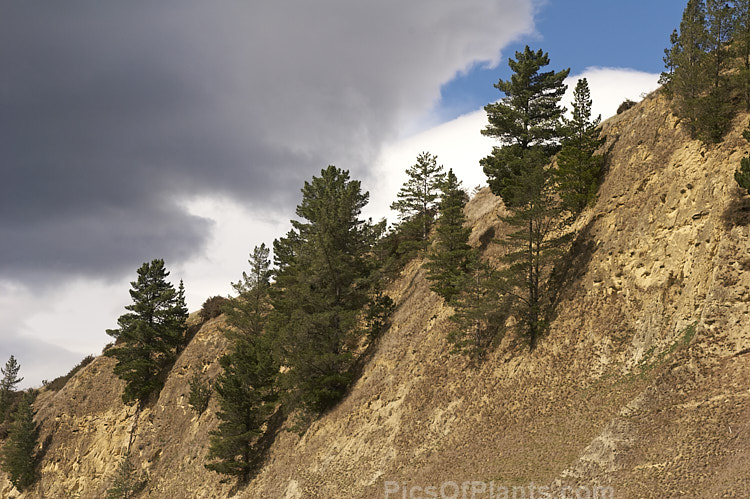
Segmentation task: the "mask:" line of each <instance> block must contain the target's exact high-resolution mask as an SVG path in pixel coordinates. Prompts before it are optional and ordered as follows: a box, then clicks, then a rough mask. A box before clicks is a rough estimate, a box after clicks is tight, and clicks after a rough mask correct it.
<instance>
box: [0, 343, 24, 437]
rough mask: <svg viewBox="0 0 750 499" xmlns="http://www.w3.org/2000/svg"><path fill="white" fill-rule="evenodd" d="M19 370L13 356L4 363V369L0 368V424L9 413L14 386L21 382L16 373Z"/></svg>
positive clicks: (19, 366) (21, 379)
mask: <svg viewBox="0 0 750 499" xmlns="http://www.w3.org/2000/svg"><path fill="white" fill-rule="evenodd" d="M20 370H21V365H20V364H19V363H18V361H17V360H16V358H15V357H14V356H13V355H11V356H10V358H9V359H8V361H7V362H6V363H5V367H0V373H2V375H3V379H2V380H0V423H2V422H3V421H5V418H6V417H7V416H8V415H9V413H10V407H11V401H12V399H13V392H15V390H16V385H17V384H18V383H20V382H21V381H23V378H19V377H18V371H20Z"/></svg>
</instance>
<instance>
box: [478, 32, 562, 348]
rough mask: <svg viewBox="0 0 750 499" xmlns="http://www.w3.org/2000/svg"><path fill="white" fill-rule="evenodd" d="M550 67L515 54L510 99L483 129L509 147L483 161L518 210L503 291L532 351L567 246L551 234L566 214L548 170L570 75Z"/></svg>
mask: <svg viewBox="0 0 750 499" xmlns="http://www.w3.org/2000/svg"><path fill="white" fill-rule="evenodd" d="M548 64H549V56H548V55H547V54H546V53H543V52H542V51H541V50H539V51H537V52H534V51H532V50H530V49H529V47H528V46H527V47H526V48H525V50H524V51H523V52H516V60H513V59H510V60H509V65H510V68H511V69H512V70H513V72H514V74H513V75H512V76H511V79H510V80H508V81H503V80H500V81H499V82H498V83H497V84H496V85H495V87H496V88H497V89H498V90H500V91H502V92H504V93H505V94H506V96H505V97H504V98H503V99H502V100H500V101H499V102H497V103H494V104H489V105H487V106H485V110H486V111H487V118H488V121H489V124H488V125H487V127H486V128H485V129H484V130H483V131H482V133H483V134H484V135H488V136H490V137H495V138H497V139H499V140H500V141H501V142H502V143H503V145H504V147H502V148H501V147H494V148H493V152H492V155H491V156H488V157H486V158H484V159H483V160H482V161H481V164H482V165H483V167H484V172H485V174H486V175H487V177H488V183H489V185H490V188H491V189H492V192H494V193H495V194H497V195H499V196H500V197H501V198H502V199H503V202H504V203H505V205H506V207H507V208H508V209H509V210H510V211H511V215H510V216H508V217H504V220H505V221H506V222H507V223H509V224H510V225H511V226H512V227H514V228H515V232H513V233H510V234H508V235H507V236H506V237H505V238H504V239H503V241H502V244H504V245H505V246H506V247H507V248H508V253H507V255H506V257H505V260H506V263H507V264H508V267H507V269H506V270H505V272H504V282H505V284H504V285H503V286H502V289H503V291H504V293H505V295H506V296H507V297H509V298H512V299H513V303H514V304H515V306H516V310H515V311H516V314H517V317H518V318H519V324H520V325H521V326H522V332H523V333H524V334H525V335H526V336H527V338H528V340H529V344H530V346H531V348H534V347H535V345H536V341H537V339H538V337H539V335H540V334H541V333H542V332H543V331H544V329H545V327H546V326H545V325H546V309H547V307H546V306H545V305H546V304H545V296H544V292H543V291H544V288H543V287H544V285H545V282H546V276H547V274H548V273H549V271H550V270H551V268H552V266H553V265H554V262H555V259H556V256H557V255H558V254H559V250H560V248H561V245H562V241H561V240H560V239H558V238H553V237H551V235H552V234H553V233H555V231H556V229H557V228H558V225H559V224H558V220H559V215H560V211H561V210H560V206H559V201H558V196H557V195H556V192H554V189H553V182H552V174H551V169H550V168H549V167H548V165H549V162H550V160H551V158H552V155H553V154H554V153H555V152H557V150H558V149H559V143H560V139H561V135H562V127H561V118H562V113H563V109H562V108H561V107H560V105H559V103H560V100H561V99H562V96H563V94H564V93H565V89H566V86H565V83H564V80H565V78H566V77H567V76H568V73H569V72H570V70H569V69H566V70H563V71H559V72H554V71H548V72H541V69H542V68H543V67H545V66H547V65H548Z"/></svg>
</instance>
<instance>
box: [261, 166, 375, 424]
mask: <svg viewBox="0 0 750 499" xmlns="http://www.w3.org/2000/svg"><path fill="white" fill-rule="evenodd" d="M368 197H369V195H368V193H366V192H365V193H363V192H361V189H360V182H359V181H356V180H350V179H349V172H347V171H345V170H340V169H338V168H336V167H334V166H329V167H328V168H326V169H324V170H322V171H321V176H320V177H313V179H312V181H311V182H305V186H304V188H303V189H302V202H301V204H300V205H299V206H297V215H298V216H299V217H300V219H301V220H293V221H292V225H293V229H292V230H291V231H290V232H289V234H287V236H286V237H284V238H281V239H279V240H276V241H274V258H275V263H276V266H277V271H276V285H275V286H274V288H273V293H272V304H273V312H272V313H271V320H270V323H269V327H270V328H271V329H272V330H273V331H275V332H276V333H278V335H279V337H280V342H281V343H282V344H283V345H284V364H285V365H286V366H288V371H287V372H286V373H285V375H284V377H285V379H286V380H287V383H288V386H289V387H290V389H293V390H292V393H293V394H294V396H295V399H296V402H298V403H299V406H300V407H301V408H302V409H304V411H305V412H306V413H307V414H318V413H321V412H323V411H325V410H327V409H329V408H330V407H332V406H334V405H335V404H336V403H338V402H339V401H340V400H341V398H342V397H343V396H344V394H345V393H346V390H347V389H348V388H349V385H350V383H351V381H352V379H353V376H352V373H351V371H350V368H351V366H352V363H353V359H354V356H353V349H354V346H355V345H356V343H357V342H358V341H359V339H360V337H361V334H362V332H363V331H362V328H361V323H360V320H361V315H362V313H363V309H364V307H365V306H366V304H367V303H368V302H369V301H370V299H371V281H372V275H373V265H372V260H371V258H370V257H369V255H370V254H371V251H372V247H373V245H374V242H375V238H376V237H377V234H378V233H379V231H378V230H375V229H374V228H373V225H372V224H371V223H370V222H365V221H363V220H361V219H360V218H359V216H360V212H361V210H362V208H363V207H364V206H365V205H366V203H367V200H368Z"/></svg>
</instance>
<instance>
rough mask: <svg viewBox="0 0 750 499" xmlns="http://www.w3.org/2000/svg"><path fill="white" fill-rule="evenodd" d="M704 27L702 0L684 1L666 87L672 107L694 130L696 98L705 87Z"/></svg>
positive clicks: (696, 121)
mask: <svg viewBox="0 0 750 499" xmlns="http://www.w3.org/2000/svg"><path fill="white" fill-rule="evenodd" d="M707 45H708V29H707V25H706V8H705V3H704V1H703V0H688V3H687V5H686V6H685V10H684V11H683V13H682V20H681V21H680V30H679V36H678V37H677V42H676V44H675V47H674V49H673V54H672V65H673V67H674V73H673V75H672V79H671V82H670V89H671V92H672V94H673V96H674V100H673V109H674V111H675V113H676V114H677V115H678V116H681V117H683V118H685V119H686V120H687V123H688V125H689V126H690V127H691V129H692V130H693V131H694V132H695V130H696V129H695V126H696V124H697V123H698V120H699V115H700V113H699V103H700V97H701V95H702V94H703V93H704V92H705V90H706V89H707V88H708V84H709V81H710V78H709V77H708V73H707V71H706V47H707Z"/></svg>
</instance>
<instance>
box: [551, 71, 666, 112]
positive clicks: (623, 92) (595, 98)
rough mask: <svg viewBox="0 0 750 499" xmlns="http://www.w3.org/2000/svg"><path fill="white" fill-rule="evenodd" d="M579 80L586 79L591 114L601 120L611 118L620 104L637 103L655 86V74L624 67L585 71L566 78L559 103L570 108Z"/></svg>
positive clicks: (657, 82) (654, 88)
mask: <svg viewBox="0 0 750 499" xmlns="http://www.w3.org/2000/svg"><path fill="white" fill-rule="evenodd" d="M580 78H586V81H588V84H589V90H590V91H591V100H592V115H593V116H594V117H596V116H597V115H599V114H601V115H602V119H607V118H609V117H610V116H614V115H615V113H616V112H617V108H618V106H619V105H620V104H622V102H623V101H625V100H626V99H630V100H632V101H635V102H638V101H640V100H641V98H642V96H643V94H648V93H650V92H652V91H654V90H656V89H657V88H658V87H659V75H658V74H652V73H644V72H643V71H636V70H634V69H627V68H598V67H591V68H586V69H585V70H584V71H583V73H581V74H578V75H572V76H569V77H568V79H567V80H566V83H567V85H568V91H567V92H566V93H565V96H564V97H563V103H564V104H565V105H566V106H567V107H568V109H570V102H571V101H572V100H573V90H574V89H575V86H576V83H577V82H578V80H579V79H580Z"/></svg>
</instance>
